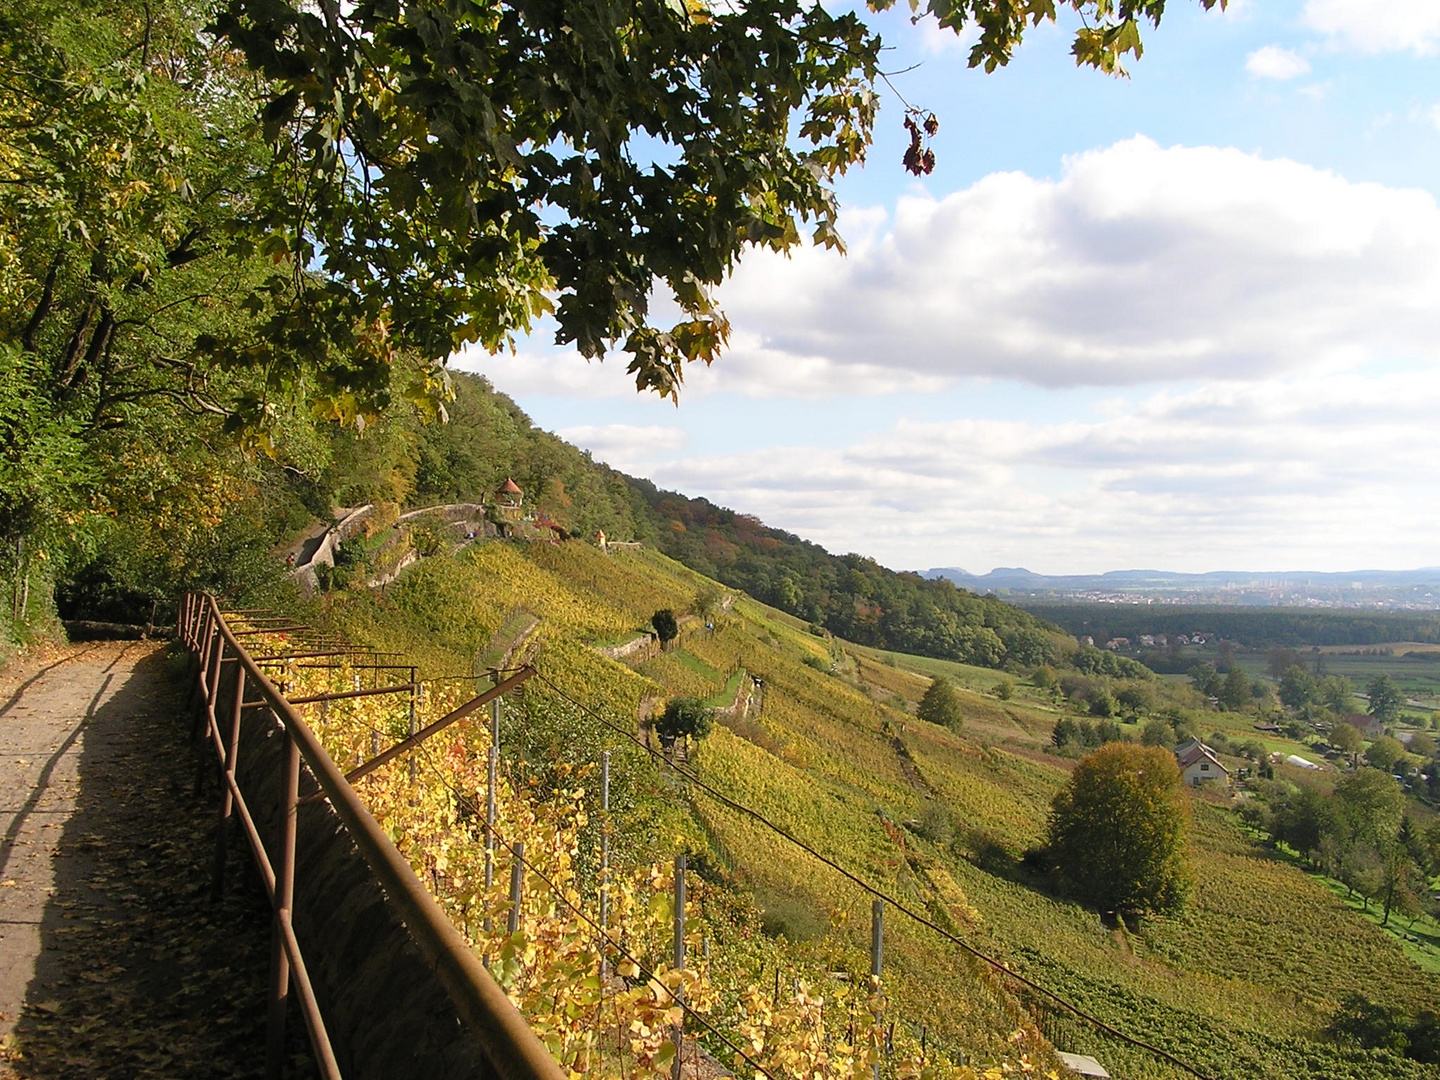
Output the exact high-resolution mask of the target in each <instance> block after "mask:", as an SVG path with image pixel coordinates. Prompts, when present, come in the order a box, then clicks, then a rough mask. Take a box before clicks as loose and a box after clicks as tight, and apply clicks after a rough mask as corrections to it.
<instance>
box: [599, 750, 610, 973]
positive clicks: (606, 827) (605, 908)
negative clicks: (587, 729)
mask: <svg viewBox="0 0 1440 1080" xmlns="http://www.w3.org/2000/svg"><path fill="white" fill-rule="evenodd" d="M609 929H610V751H609V750H605V751H602V752H601V754H600V937H601V942H600V978H601V981H602V982H603V981H604V979H605V978H606V977H607V976H608V975H609V974H610V972H609V966H610V959H609V953H608V952H607V951H606V949H605V945H606V940H607V939H608V938H609Z"/></svg>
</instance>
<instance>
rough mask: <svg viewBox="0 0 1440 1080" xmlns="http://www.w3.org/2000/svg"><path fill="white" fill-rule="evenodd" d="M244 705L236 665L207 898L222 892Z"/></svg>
mask: <svg viewBox="0 0 1440 1080" xmlns="http://www.w3.org/2000/svg"><path fill="white" fill-rule="evenodd" d="M244 706H245V668H244V667H243V666H241V665H240V664H236V665H235V693H234V695H233V698H232V703H231V706H230V737H229V738H228V739H227V740H226V741H225V762H224V770H225V773H224V776H223V777H222V778H221V783H220V821H219V822H218V823H217V824H216V826H215V862H214V866H213V872H212V874H211V880H210V898H211V899H212V900H219V899H220V897H221V895H222V894H223V893H224V892H225V857H226V855H227V853H228V852H229V849H230V824H231V815H232V814H233V813H234V811H235V795H234V792H233V790H232V788H231V786H230V785H231V783H232V782H233V781H234V779H235V755H236V754H238V753H239V751H240V716H241V714H242V712H243V711H244Z"/></svg>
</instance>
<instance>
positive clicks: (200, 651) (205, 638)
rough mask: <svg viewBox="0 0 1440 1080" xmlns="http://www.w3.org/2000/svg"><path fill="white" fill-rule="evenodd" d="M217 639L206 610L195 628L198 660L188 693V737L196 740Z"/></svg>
mask: <svg viewBox="0 0 1440 1080" xmlns="http://www.w3.org/2000/svg"><path fill="white" fill-rule="evenodd" d="M219 640H220V632H219V630H218V629H217V628H216V627H215V624H214V623H213V622H212V621H211V617H210V612H209V611H208V610H207V611H206V612H205V615H204V617H203V618H201V619H200V625H199V626H198V627H197V628H196V630H195V659H196V660H197V661H198V662H197V664H196V674H195V686H194V688H193V689H192V690H191V693H190V712H191V715H192V716H193V717H194V721H193V723H192V724H191V725H190V738H191V739H192V740H195V741H197V742H198V741H199V739H200V736H201V735H202V734H203V732H202V730H201V727H202V721H203V718H204V715H205V695H206V693H208V692H209V681H210V661H211V657H212V656H213V655H214V649H215V645H216V642H217V641H219Z"/></svg>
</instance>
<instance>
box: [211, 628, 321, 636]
mask: <svg viewBox="0 0 1440 1080" xmlns="http://www.w3.org/2000/svg"><path fill="white" fill-rule="evenodd" d="M225 629H226V630H228V631H229V632H230V634H231V636H232V637H237V638H238V637H250V636H251V635H252V634H288V633H289V632H290V631H292V630H309V629H310V627H308V626H303V625H302V626H262V627H258V628H255V629H250V630H230V628H229V627H228V626H227V627H226V628H225Z"/></svg>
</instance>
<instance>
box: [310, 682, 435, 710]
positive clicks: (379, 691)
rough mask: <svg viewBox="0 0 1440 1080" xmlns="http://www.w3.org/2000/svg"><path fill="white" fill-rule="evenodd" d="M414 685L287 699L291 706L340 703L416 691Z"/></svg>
mask: <svg viewBox="0 0 1440 1080" xmlns="http://www.w3.org/2000/svg"><path fill="white" fill-rule="evenodd" d="M414 689H415V684H414V683H408V682H407V683H401V684H400V685H398V686H377V687H376V688H375V689H373V690H344V691H341V692H339V693H335V694H312V695H311V696H310V697H297V698H289V699H287V700H288V701H289V702H290V704H291V705H313V704H314V703H315V702H317V701H340V700H341V699H342V698H356V697H374V696H375V695H376V694H398V693H400V692H401V691H402V690H414Z"/></svg>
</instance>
